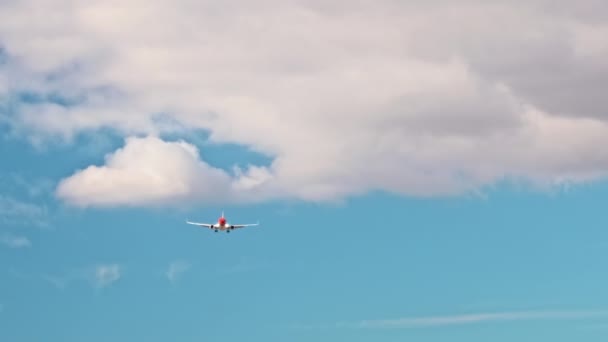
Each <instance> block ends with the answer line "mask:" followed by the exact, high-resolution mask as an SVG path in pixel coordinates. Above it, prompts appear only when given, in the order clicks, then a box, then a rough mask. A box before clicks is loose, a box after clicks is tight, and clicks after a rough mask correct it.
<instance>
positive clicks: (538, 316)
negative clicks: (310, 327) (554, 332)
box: [338, 311, 608, 328]
mask: <svg viewBox="0 0 608 342" xmlns="http://www.w3.org/2000/svg"><path fill="white" fill-rule="evenodd" d="M606 315H608V311H519V312H498V313H474V314H466V315H451V316H427V317H406V318H398V319H384V320H364V321H360V322H358V323H357V324H356V325H355V326H356V327H358V328H415V327H431V326H448V325H463V324H475V323H486V322H506V321H530V320H547V319H548V320H551V319H556V320H570V319H583V318H592V317H599V316H606ZM343 325H344V324H338V326H343ZM346 325H348V324H346Z"/></svg>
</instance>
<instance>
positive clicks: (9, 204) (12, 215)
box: [0, 195, 48, 227]
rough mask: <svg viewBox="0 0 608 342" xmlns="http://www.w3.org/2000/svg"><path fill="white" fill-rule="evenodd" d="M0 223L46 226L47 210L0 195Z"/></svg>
mask: <svg viewBox="0 0 608 342" xmlns="http://www.w3.org/2000/svg"><path fill="white" fill-rule="evenodd" d="M0 223H2V224H18V225H23V224H32V225H35V226H38V227H47V226H48V211H47V209H46V207H44V206H38V205H36V204H32V203H26V202H22V201H20V200H17V199H15V198H12V197H8V196H4V195H0Z"/></svg>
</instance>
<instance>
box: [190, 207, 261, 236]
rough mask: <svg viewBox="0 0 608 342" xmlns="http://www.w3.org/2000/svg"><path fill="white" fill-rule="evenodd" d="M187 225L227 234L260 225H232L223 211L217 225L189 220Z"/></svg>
mask: <svg viewBox="0 0 608 342" xmlns="http://www.w3.org/2000/svg"><path fill="white" fill-rule="evenodd" d="M186 223H188V224H192V225H195V226H201V227H206V228H209V229H213V230H215V232H216V233H217V232H218V230H225V231H226V233H230V231H231V230H233V229H235V228H244V227H251V226H257V225H259V224H260V223H259V222H258V223H249V224H230V223H228V222H227V221H226V217H224V212H223V211H222V216H221V217H220V218H219V219H218V220H217V223H199V222H190V221H189V220H186Z"/></svg>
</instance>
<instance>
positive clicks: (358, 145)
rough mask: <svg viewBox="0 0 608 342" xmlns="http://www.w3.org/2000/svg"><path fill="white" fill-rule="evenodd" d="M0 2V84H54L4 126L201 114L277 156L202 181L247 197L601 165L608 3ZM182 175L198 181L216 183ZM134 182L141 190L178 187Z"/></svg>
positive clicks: (405, 188)
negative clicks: (263, 164) (0, 51)
mask: <svg viewBox="0 0 608 342" xmlns="http://www.w3.org/2000/svg"><path fill="white" fill-rule="evenodd" d="M0 6H1V8H0V42H1V43H2V45H3V46H4V49H5V54H6V56H8V57H5V58H4V59H5V60H6V61H5V62H4V65H3V66H2V69H0V70H1V71H0V72H1V73H2V77H0V79H4V80H5V82H4V84H5V86H3V87H0V91H2V92H3V93H4V94H3V95H4V97H2V98H13V97H14V96H15V94H18V93H20V92H23V91H26V90H27V91H29V92H35V93H37V94H39V95H41V97H42V98H43V99H45V98H46V99H47V100H43V101H37V102H36V103H31V102H30V103H20V104H14V112H16V113H17V115H15V116H11V118H10V121H11V123H12V125H13V127H15V129H20V130H22V132H27V134H31V135H32V136H35V137H37V138H39V137H40V136H52V135H60V136H64V137H70V136H71V135H72V134H74V133H75V132H79V131H82V130H85V129H95V128H99V127H112V128H115V129H118V130H119V131H121V132H123V133H124V134H125V135H131V134H140V133H145V134H152V135H156V134H158V133H162V132H166V131H172V132H179V131H181V130H185V129H186V128H202V129H206V130H209V131H210V132H211V139H212V140H214V141H217V142H232V143H239V144H244V145H247V146H250V147H251V148H253V149H255V150H257V151H259V152H262V153H265V154H268V155H270V156H272V157H273V158H274V162H273V163H272V165H271V166H270V167H268V168H253V169H251V170H244V171H243V173H242V174H241V173H236V174H234V175H229V174H222V175H221V176H217V177H220V178H218V179H217V180H215V181H213V182H210V183H209V184H215V186H219V187H223V188H222V189H234V188H235V187H236V188H239V187H240V188H239V189H241V190H242V192H243V193H245V194H249V195H250V196H251V198H260V196H258V195H259V194H263V196H262V197H264V198H268V197H273V196H283V197H295V198H301V199H307V200H327V199H338V198H342V197H344V196H348V195H352V194H360V193H364V192H366V191H369V190H372V189H381V190H386V191H391V192H396V193H402V194H413V195H421V196H428V195H444V194H457V193H462V192H466V191H470V190H474V189H476V188H478V187H480V186H483V185H487V184H492V183H494V182H496V181H499V180H501V179H504V178H516V179H522V180H526V181H531V182H532V183H535V184H541V185H547V184H553V183H555V182H569V181H571V182H580V181H589V180H596V179H601V178H602V177H604V176H605V175H606V172H607V171H608V153H607V152H604V151H605V149H603V148H600V146H602V145H603V144H604V143H606V142H608V126H607V125H606V120H608V113H607V112H606V109H605V108H608V97H606V96H603V92H602V90H603V89H606V88H607V86H608V68H607V64H606V62H605V61H606V60H608V39H607V38H606V37H607V35H606V34H605V33H606V32H607V30H608V25H607V24H606V23H607V21H606V19H608V18H607V16H606V15H605V13H608V7H607V5H605V4H604V2H600V1H581V2H569V1H557V2H556V1H546V0H533V1H528V2H525V3H518V4H515V3H512V2H508V1H475V0H463V1H430V2H429V1H426V2H418V1H390V0H384V1H357V2H352V1H333V2H330V3H328V2H325V1H272V0H265V1H257V2H255V3H252V2H247V1H237V0H231V1H224V2H210V1H182V2H180V3H173V2H169V1H164V0H157V1H152V2H144V1H135V2H129V3H128V4H125V3H124V2H118V1H109V2H108V1H104V2H101V1H90V2H86V3H84V2H83V3H79V4H75V3H72V2H69V1H64V0H45V1H19V2H14V1H9V2H4V3H3V4H2V5H0ZM57 98H60V99H61V101H57V100H56V99H57ZM53 99H55V100H53ZM159 113H163V115H165V116H168V117H170V118H171V120H170V121H164V120H160V121H159V120H158V114H159ZM167 122H169V123H167ZM184 127H186V128H184ZM147 142H149V143H151V141H147ZM132 143H133V142H132ZM154 143H159V142H154ZM160 143H163V142H160ZM164 143H165V144H167V142H164ZM127 146H129V145H128V144H127ZM125 150H127V147H125ZM123 152H124V151H123ZM123 152H121V153H123ZM117 155H118V152H117ZM135 160H136V159H135V158H134V159H133V161H130V160H128V159H126V160H125V161H124V163H125V164H124V167H127V168H128V167H131V165H130V163H135ZM148 161H150V160H148ZM197 162H200V161H197ZM121 165H123V164H121ZM150 165H156V164H154V163H150ZM108 167H111V165H109V166H108ZM121 167H122V166H121ZM96 170H97V169H95V168H92V169H90V170H89V171H88V173H84V172H83V173H77V174H75V175H74V177H73V178H69V179H67V180H66V181H65V183H64V184H72V187H71V188H70V187H68V186H67V185H65V186H64V187H63V188H61V189H60V190H61V191H60V193H61V194H62V195H63V196H64V197H65V198H72V199H75V198H82V197H83V196H85V197H86V195H87V194H86V193H79V194H78V196H73V195H70V191H68V190H66V189H74V191H82V190H77V189H82V188H80V187H79V185H80V184H79V183H78V181H79V180H80V181H84V180H85V178H84V176H83V175H89V176H90V175H94V172H98V171H99V170H97V171H96ZM101 170H106V169H101ZM193 170H195V171H192V172H194V173H196V174H197V175H199V176H200V177H201V178H202V179H209V178H208V177H216V176H214V175H216V174H217V175H219V174H218V173H217V170H214V169H213V168H200V169H193ZM85 172H86V171H85ZM104 172H105V171H104ZM159 172H160V171H159ZM179 175H180V177H182V176H183V177H184V178H180V180H181V182H182V184H190V185H191V182H190V181H189V180H191V179H193V178H188V177H191V176H190V175H189V174H187V173H184V172H183V173H180V174H179ZM201 175H202V176H201ZM151 180H152V178H150V181H151ZM139 181H141V180H138V182H139ZM127 183H128V184H136V183H137V182H131V181H128V182H127ZM190 185H188V186H189V187H191V188H192V189H196V190H193V193H192V194H191V195H192V196H194V197H197V196H198V197H197V198H199V197H200V198H207V197H205V196H208V195H207V194H208V192H209V191H217V190H215V189H214V190H210V189H209V188H208V187H207V186H194V185H192V186H190ZM145 188H146V187H145V186H144V185H143V184H142V185H141V189H145ZM91 191H93V190H91ZM96 191H100V190H96ZM226 191H232V190H226ZM130 193H132V194H133V198H132V199H130V200H129V201H131V202H132V203H136V204H137V203H139V204H145V203H148V202H149V201H148V200H149V199H150V198H154V199H155V200H158V199H164V200H171V199H172V198H173V197H172V196H174V192H171V193H167V194H166V196H163V195H162V194H159V193H149V192H146V191H143V190H142V191H135V190H134V191H131V192H130ZM96 194H97V198H98V201H101V202H103V201H106V202H108V203H113V202H116V201H125V199H120V197H117V195H116V194H113V193H111V192H97V193H96Z"/></svg>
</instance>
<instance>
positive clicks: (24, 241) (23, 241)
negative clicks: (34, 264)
mask: <svg viewBox="0 0 608 342" xmlns="http://www.w3.org/2000/svg"><path fill="white" fill-rule="evenodd" d="M0 244H3V245H5V246H7V247H10V248H24V247H30V246H31V245H32V243H31V242H30V240H29V239H28V238H27V237H25V236H15V235H12V234H3V235H0Z"/></svg>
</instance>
